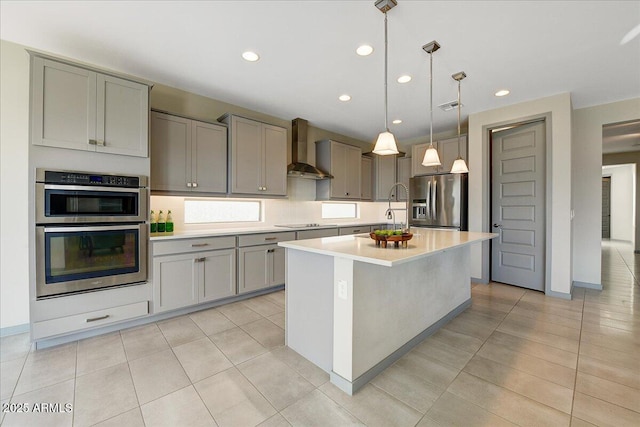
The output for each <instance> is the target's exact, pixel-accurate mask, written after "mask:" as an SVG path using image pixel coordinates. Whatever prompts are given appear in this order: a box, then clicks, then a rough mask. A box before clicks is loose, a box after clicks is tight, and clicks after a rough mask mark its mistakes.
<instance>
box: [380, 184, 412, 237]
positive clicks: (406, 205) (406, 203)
mask: <svg viewBox="0 0 640 427" xmlns="http://www.w3.org/2000/svg"><path fill="white" fill-rule="evenodd" d="M398 186H400V187H402V188H404V192H405V194H406V195H407V198H406V199H405V201H404V213H405V218H406V221H407V231H409V189H408V188H407V186H406V185H404V184H403V183H402V182H396V183H395V184H393V185H392V186H391V189H389V197H388V201H389V208H388V209H387V211H386V212H385V213H384V214H385V215H386V216H387V219H392V220H393V229H394V230H395V229H396V215H395V214H394V213H393V211H397V210H400V209H397V208H396V209H392V208H391V196H393V189H394V188H396V187H398ZM402 225H403V223H402V222H400V227H401V228H402V231H403V232H404V231H405V229H404V227H402Z"/></svg>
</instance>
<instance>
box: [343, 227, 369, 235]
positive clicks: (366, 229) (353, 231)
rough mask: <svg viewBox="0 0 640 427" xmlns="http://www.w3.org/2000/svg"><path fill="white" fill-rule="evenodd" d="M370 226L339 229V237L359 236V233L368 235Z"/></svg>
mask: <svg viewBox="0 0 640 427" xmlns="http://www.w3.org/2000/svg"><path fill="white" fill-rule="evenodd" d="M370 232H371V226H369V225H361V226H358V227H340V235H341V236H345V235H347V234H360V233H370Z"/></svg>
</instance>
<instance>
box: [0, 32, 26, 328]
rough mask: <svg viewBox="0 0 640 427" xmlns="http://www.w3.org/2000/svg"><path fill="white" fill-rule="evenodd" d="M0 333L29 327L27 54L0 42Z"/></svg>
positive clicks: (15, 45) (13, 45)
mask: <svg viewBox="0 0 640 427" xmlns="http://www.w3.org/2000/svg"><path fill="white" fill-rule="evenodd" d="M0 123H1V124H2V125H1V126H0V328H8V327H12V326H17V325H24V324H26V323H29V228H28V221H27V218H28V217H29V215H28V214H29V209H30V207H32V206H33V205H32V204H31V203H30V201H29V200H28V196H27V195H28V193H29V191H28V190H29V188H28V182H29V179H28V176H29V173H28V172H29V166H28V165H29V155H28V154H29V55H28V54H27V52H25V50H24V48H23V47H22V46H19V45H17V44H14V43H9V42H6V41H4V40H2V41H0Z"/></svg>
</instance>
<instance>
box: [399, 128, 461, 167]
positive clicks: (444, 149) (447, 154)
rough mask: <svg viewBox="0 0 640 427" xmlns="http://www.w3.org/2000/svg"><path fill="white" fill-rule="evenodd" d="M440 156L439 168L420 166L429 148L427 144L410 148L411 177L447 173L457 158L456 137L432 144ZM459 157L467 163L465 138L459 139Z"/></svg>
mask: <svg viewBox="0 0 640 427" xmlns="http://www.w3.org/2000/svg"><path fill="white" fill-rule="evenodd" d="M433 146H434V147H436V150H438V155H439V156H440V162H441V163H442V164H441V165H440V166H429V167H427V166H422V159H423V157H424V153H425V152H426V151H427V148H428V147H429V143H425V144H417V145H414V146H413V147H411V157H412V159H413V160H412V163H411V176H418V175H432V174H436V173H448V172H449V171H450V170H451V167H452V166H453V162H455V160H456V159H457V158H458V137H455V138H449V139H443V140H441V141H437V142H434V143H433ZM460 156H461V157H462V158H463V159H464V160H465V161H467V136H466V135H462V136H461V137H460Z"/></svg>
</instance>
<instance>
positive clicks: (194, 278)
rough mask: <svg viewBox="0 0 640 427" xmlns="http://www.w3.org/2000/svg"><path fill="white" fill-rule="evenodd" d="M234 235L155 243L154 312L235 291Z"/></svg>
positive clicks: (201, 301) (224, 295) (209, 299)
mask: <svg viewBox="0 0 640 427" xmlns="http://www.w3.org/2000/svg"><path fill="white" fill-rule="evenodd" d="M234 247H235V237H217V238H216V237H214V238H199V239H181V240H176V241H162V242H154V244H153V252H154V256H153V312H154V313H160V312H163V311H169V310H175V309H178V308H182V307H188V306H191V305H195V304H198V303H203V302H207V301H213V300H217V299H221V298H225V297H229V296H232V295H235V294H236V251H235V248H234Z"/></svg>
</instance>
